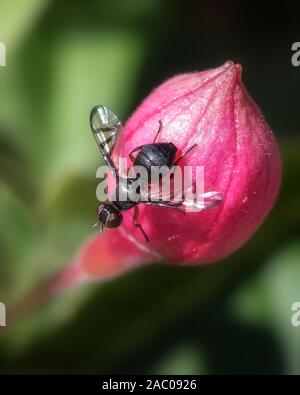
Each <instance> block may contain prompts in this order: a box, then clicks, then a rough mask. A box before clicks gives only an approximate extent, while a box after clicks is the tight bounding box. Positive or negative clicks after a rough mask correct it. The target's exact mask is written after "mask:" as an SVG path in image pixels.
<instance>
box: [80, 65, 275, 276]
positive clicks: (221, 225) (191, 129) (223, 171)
mask: <svg viewBox="0 0 300 395" xmlns="http://www.w3.org/2000/svg"><path fill="white" fill-rule="evenodd" d="M159 120H161V121H162V131H161V134H160V136H159V140H160V141H164V142H173V143H174V144H175V145H176V147H177V148H178V155H180V153H182V152H184V151H185V150H186V149H187V148H188V147H190V146H191V145H192V144H195V143H196V144H197V147H196V148H195V149H194V150H192V151H191V152H190V153H189V154H188V155H187V156H186V157H185V158H184V160H183V163H182V164H181V165H190V166H204V173H205V174H204V175H205V183H209V184H211V185H213V186H214V187H215V189H216V190H217V191H219V192H221V193H222V194H223V195H224V201H223V202H222V203H221V204H220V205H218V206H216V207H213V208H210V209H208V210H205V211H201V212H192V213H187V214H186V215H182V214H181V213H179V212H177V211H176V210H171V209H167V208H158V207H149V206H143V205H140V216H139V221H140V222H141V224H142V225H143V228H144V230H145V232H146V233H147V235H148V237H149V240H150V241H149V243H148V242H146V241H145V240H144V238H143V235H142V234H141V232H140V231H139V229H137V228H136V227H135V226H133V224H132V215H133V214H132V210H129V211H128V212H124V221H123V225H122V227H121V228H119V229H112V230H106V231H105V232H104V234H103V235H101V236H100V237H96V238H93V239H92V240H91V241H90V242H88V244H87V245H86V246H85V247H84V249H83V250H82V251H81V253H80V255H79V260H78V263H79V264H80V265H83V267H84V270H85V271H86V272H88V273H89V274H91V275H92V276H100V277H103V276H106V275H110V274H113V273H116V272H118V271H123V270H124V268H129V267H132V266H136V265H139V264H141V263H145V262H149V261H154V260H165V261H167V262H169V263H171V264H202V263H208V262H214V261H217V260H220V259H221V258H223V257H225V256H227V255H229V254H230V253H232V252H233V251H235V250H236V249H238V248H239V247H240V246H241V245H242V244H243V243H245V242H246V241H247V240H248V239H249V238H250V237H251V235H252V234H253V233H254V232H255V231H256V229H257V228H258V227H259V225H260V224H261V223H262V221H263V220H264V218H265V217H266V215H267V214H268V213H269V211H270V210H271V208H272V206H273V204H274V202H275V199H276V196H277V193H278V189H279V185H280V178H281V163H280V156H279V152H278V147H277V144H276V141H275V139H274V136H273V134H272V131H271V130H270V128H269V126H268V125H267V123H266V121H265V120H264V118H263V115H262V114H261V112H260V110H259V108H258V107H257V105H256V104H255V103H254V102H253V100H252V99H251V98H250V97H249V95H248V93H247V92H246V90H245V88H244V86H243V83H242V81H241V66H240V65H238V64H234V63H233V62H226V63H225V64H224V65H223V66H221V67H218V68H215V69H210V70H207V71H203V72H196V73H188V74H182V75H178V76H175V77H173V78H171V79H169V80H168V81H166V82H165V83H163V84H162V85H160V86H159V87H158V88H157V89H155V90H154V91H153V92H152V93H151V94H150V95H149V96H148V97H147V98H146V99H145V100H144V102H143V103H142V104H141V105H140V106H139V107H138V109H137V110H136V111H135V112H134V114H133V115H132V117H131V118H130V119H129V121H128V122H127V124H126V126H125V128H124V131H123V133H122V136H121V137H120V141H119V143H120V146H121V147H122V150H121V153H120V154H121V156H123V157H128V154H129V152H130V151H131V150H132V149H134V148H135V147H137V146H140V145H143V144H148V143H150V142H152V141H153V139H154V136H155V134H156V132H157V129H158V122H159ZM114 159H117V158H114Z"/></svg>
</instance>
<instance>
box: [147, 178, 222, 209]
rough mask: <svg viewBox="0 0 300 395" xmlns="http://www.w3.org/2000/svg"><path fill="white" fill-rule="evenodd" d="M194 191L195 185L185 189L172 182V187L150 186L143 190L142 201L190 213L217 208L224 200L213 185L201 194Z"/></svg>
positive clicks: (163, 185) (162, 185) (208, 186)
mask: <svg viewBox="0 0 300 395" xmlns="http://www.w3.org/2000/svg"><path fill="white" fill-rule="evenodd" d="M194 190H195V186H194V185H190V186H188V187H186V188H183V187H182V186H181V185H179V184H177V185H176V184H174V183H172V182H171V183H170V187H169V185H165V184H160V185H154V184H149V185H144V186H143V187H142V188H141V200H142V203H144V204H148V205H158V206H165V207H170V208H177V209H179V210H181V211H184V212H186V213H188V212H198V211H202V210H207V209H209V208H211V207H215V206H217V205H219V204H220V203H222V201H223V199H224V197H223V195H222V193H220V192H218V191H217V190H216V189H215V188H214V187H212V186H211V185H207V186H206V187H205V190H203V191H201V192H194ZM161 203H163V204H161Z"/></svg>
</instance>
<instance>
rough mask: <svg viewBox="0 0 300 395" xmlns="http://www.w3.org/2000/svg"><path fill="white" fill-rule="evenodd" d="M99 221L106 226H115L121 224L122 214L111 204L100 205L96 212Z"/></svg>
mask: <svg viewBox="0 0 300 395" xmlns="http://www.w3.org/2000/svg"><path fill="white" fill-rule="evenodd" d="M98 219H99V222H100V223H101V224H102V225H104V226H106V227H107V228H117V227H118V226H119V225H121V222H122V219H123V218H122V214H121V213H120V211H119V210H118V209H116V208H115V207H113V206H109V205H105V206H102V207H101V209H100V210H99V213H98Z"/></svg>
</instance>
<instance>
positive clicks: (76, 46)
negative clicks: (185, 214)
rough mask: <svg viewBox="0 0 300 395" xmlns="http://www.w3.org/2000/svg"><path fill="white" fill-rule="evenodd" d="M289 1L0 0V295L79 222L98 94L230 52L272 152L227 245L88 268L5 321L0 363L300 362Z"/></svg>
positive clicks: (70, 242) (87, 191) (222, 369)
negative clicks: (269, 185)
mask: <svg viewBox="0 0 300 395" xmlns="http://www.w3.org/2000/svg"><path fill="white" fill-rule="evenodd" d="M298 15H299V2H298V3H297V2H295V3H293V2H291V1H286V2H283V3H280V5H279V4H278V5H276V3H274V2H273V3H272V7H270V6H269V4H266V5H265V6H264V5H262V4H261V3H258V4H255V2H253V1H245V2H238V1H225V0H224V1H222V0H217V1H210V0H207V1H183V0H182V1H171V0H164V1H158V0H144V1H141V0H110V1H89V2H87V1H83V0H81V1H79V0H77V1H66V0H65V1H62V0H60V1H58V0H57V1H51V0H26V1H23V0H1V3H0V41H1V42H4V43H5V44H6V48H7V66H6V67H5V68H0V177H1V181H0V301H1V302H5V303H6V304H7V305H8V306H10V305H12V304H13V303H15V302H16V301H17V300H20V299H21V298H22V296H23V295H24V294H25V293H26V292H27V291H28V290H30V289H31V288H32V287H34V286H35V285H36V284H38V283H39V282H40V281H41V280H42V279H44V278H46V277H47V276H48V275H50V274H51V273H53V272H55V271H56V270H57V269H58V268H60V267H62V265H63V264H64V263H66V262H68V261H69V260H70V259H71V258H72V256H73V254H74V252H75V251H76V250H77V248H78V246H80V244H81V243H82V241H83V240H85V239H86V238H87V237H88V236H89V235H91V234H92V230H91V224H92V223H93V222H94V221H95V207H96V204H97V201H96V197H95V188H96V184H97V182H96V179H95V171H96V168H97V165H98V164H99V156H98V153H97V150H96V147H95V145H94V141H93V140H92V138H91V136H90V131H89V125H88V116H89V111H90V109H91V107H92V106H94V105H95V104H97V103H105V104H107V105H109V106H110V107H111V108H112V109H114V111H115V112H116V113H117V114H118V115H119V116H120V118H121V119H124V120H125V119H126V118H127V117H128V116H129V115H130V113H131V112H132V111H133V110H134V109H135V107H136V106H137V105H138V103H139V102H140V101H141V100H142V98H143V97H145V95H146V94H147V93H148V92H149V91H150V90H151V89H152V88H153V87H154V86H156V85H158V84H159V83H161V82H162V81H163V80H165V79H166V78H168V77H170V76H172V75H174V74H175V73H180V72H186V71H191V70H202V69H205V68H208V67H215V66H218V65H220V64H223V63H224V62H225V61H226V60H228V59H233V60H235V61H236V62H240V63H242V65H243V69H244V71H243V79H244V82H245V85H246V87H247V89H248V91H249V92H250V94H251V95H252V96H253V97H254V99H255V100H256V102H257V103H258V104H259V105H260V107H261V108H262V110H263V112H264V113H265V115H266V117H267V120H268V121H269V123H270V124H271V126H272V128H273V129H274V131H275V133H276V136H277V138H278V141H279V144H280V147H281V152H282V158H283V166H284V171H283V184H282V189H281V193H280V196H279V199H278V202H277V204H276V206H275V208H274V210H273V211H272V213H271V215H270V216H269V218H268V219H267V221H266V222H265V223H264V225H263V226H262V227H261V228H260V230H259V231H258V232H257V234H256V235H255V236H254V237H253V238H252V240H251V241H250V242H249V243H248V244H247V245H246V246H245V247H243V248H242V249H241V250H240V251H238V252H237V253H235V254H234V255H233V256H231V257H229V258H227V259H226V260H225V261H224V262H220V263H219V264H217V265H213V266H210V267H188V268H174V267H168V266H165V265H163V264H160V265H153V266H150V267H147V268H142V269H139V270H136V271H135V272H132V273H129V274H127V275H126V276H123V277H122V278H119V279H116V280H114V281H112V282H110V283H105V284H99V283H97V284H87V285H84V286H82V287H79V288H76V289H74V290H72V291H70V292H68V293H67V294H66V295H64V296H63V297H60V298H59V299H57V300H55V301H53V302H52V303H50V304H48V305H47V306H44V307H43V308H42V309H40V310H39V311H38V312H37V313H35V314H33V315H31V316H29V317H26V318H24V319H23V321H21V322H19V323H18V324H16V325H11V326H10V325H9V322H8V327H7V328H6V329H3V328H0V372H1V373H170V374H175V373H182V374H189V373H191V374H192V373H193V374H198V373H199V374H200V373H201V374H202V373H203V374H204V373H208V374H214V373H221V374H223V373H224V374H233V373H261V374H265V373H272V374H273V373H274V374H275V373H290V374H291V373H300V327H293V326H292V324H291V316H292V311H291V306H292V304H293V303H294V302H296V301H300V242H299V241H300V233H299V225H300V210H299V202H300V187H299V171H300V157H299V152H300V139H299V92H300V90H299V88H300V67H299V68H296V67H293V66H292V64H291V56H292V52H291V45H292V43H293V42H295V41H300V35H299V33H300V26H299V21H298Z"/></svg>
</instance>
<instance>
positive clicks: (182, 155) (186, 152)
mask: <svg viewBox="0 0 300 395" xmlns="http://www.w3.org/2000/svg"><path fill="white" fill-rule="evenodd" d="M195 147H197V144H194V145H192V146H191V147H190V148H188V149H187V150H186V151H185V152H184V153H183V154H181V155H180V157H179V158H178V159H177V160H176V162H175V163H174V165H173V166H176V165H178V163H179V162H180V161H181V159H183V158H184V157H185V156H186V155H187V154H188V153H189V152H191V151H192V149H194V148H195Z"/></svg>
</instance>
